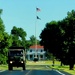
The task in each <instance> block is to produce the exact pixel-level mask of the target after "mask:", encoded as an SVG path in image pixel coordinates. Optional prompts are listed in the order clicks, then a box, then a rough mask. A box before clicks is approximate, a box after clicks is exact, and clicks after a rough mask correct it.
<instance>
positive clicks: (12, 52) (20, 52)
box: [10, 51, 23, 56]
mask: <svg viewBox="0 0 75 75" xmlns="http://www.w3.org/2000/svg"><path fill="white" fill-rule="evenodd" d="M10 56H23V51H10Z"/></svg>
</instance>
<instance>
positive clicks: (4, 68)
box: [0, 65, 8, 70]
mask: <svg viewBox="0 0 75 75" xmlns="http://www.w3.org/2000/svg"><path fill="white" fill-rule="evenodd" d="M7 69H8V66H7V65H0V70H7Z"/></svg>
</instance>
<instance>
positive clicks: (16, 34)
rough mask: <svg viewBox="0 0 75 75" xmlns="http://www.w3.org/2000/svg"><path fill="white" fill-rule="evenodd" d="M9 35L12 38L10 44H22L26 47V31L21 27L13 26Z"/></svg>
mask: <svg viewBox="0 0 75 75" xmlns="http://www.w3.org/2000/svg"><path fill="white" fill-rule="evenodd" d="M11 35H12V39H13V43H12V46H23V47H26V39H25V37H26V35H27V34H26V32H25V31H24V30H23V29H22V28H17V27H16V26H14V27H13V29H12V30H11Z"/></svg>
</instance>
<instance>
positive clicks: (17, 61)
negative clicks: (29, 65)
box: [8, 47, 26, 70]
mask: <svg viewBox="0 0 75 75" xmlns="http://www.w3.org/2000/svg"><path fill="white" fill-rule="evenodd" d="M25 60H26V59H25V49H24V47H10V48H9V51H8V69H9V70H13V67H23V70H25V69H26V68H25V64H26V62H25Z"/></svg>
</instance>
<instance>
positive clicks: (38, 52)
mask: <svg viewBox="0 0 75 75" xmlns="http://www.w3.org/2000/svg"><path fill="white" fill-rule="evenodd" d="M36 48H37V49H36ZM45 53H46V52H45V51H44V47H43V46H40V45H33V46H30V48H29V50H27V59H28V60H34V58H35V57H37V58H38V60H45Z"/></svg>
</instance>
